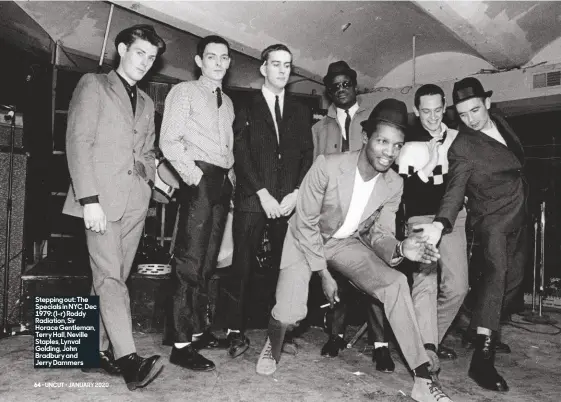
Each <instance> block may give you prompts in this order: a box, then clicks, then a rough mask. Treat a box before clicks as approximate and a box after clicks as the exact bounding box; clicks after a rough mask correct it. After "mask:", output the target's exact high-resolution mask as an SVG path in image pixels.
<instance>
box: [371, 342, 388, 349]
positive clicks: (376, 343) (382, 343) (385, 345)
mask: <svg viewBox="0 0 561 402" xmlns="http://www.w3.org/2000/svg"><path fill="white" fill-rule="evenodd" d="M384 347H386V348H387V347H388V343H387V342H374V349H378V348H384Z"/></svg>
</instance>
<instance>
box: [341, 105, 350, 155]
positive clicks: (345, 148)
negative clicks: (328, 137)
mask: <svg viewBox="0 0 561 402" xmlns="http://www.w3.org/2000/svg"><path fill="white" fill-rule="evenodd" d="M345 113H346V114H347V117H346V118H345V137H343V146H342V147H341V152H347V151H348V150H349V134H350V133H349V129H350V128H351V115H350V114H349V111H348V110H345Z"/></svg>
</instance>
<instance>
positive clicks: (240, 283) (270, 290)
mask: <svg viewBox="0 0 561 402" xmlns="http://www.w3.org/2000/svg"><path fill="white" fill-rule="evenodd" d="M267 223H268V224H269V227H268V235H269V243H270V246H271V264H270V265H271V272H268V273H267V275H266V282H265V286H264V288H260V289H255V291H256V292H265V299H266V300H270V303H271V307H272V306H273V305H274V295H275V289H276V285H277V278H278V271H279V266H280V260H281V256H282V247H283V244H284V238H285V236H286V230H287V228H288V218H286V217H281V218H278V219H267V217H266V216H265V214H264V213H263V212H244V211H235V212H234V221H233V223H232V233H233V237H234V255H233V259H232V272H231V274H230V276H229V277H228V278H227V279H226V280H225V281H224V290H225V291H226V294H227V295H228V296H227V297H228V299H229V300H228V303H225V309H226V312H225V315H224V316H225V317H226V320H227V321H226V322H227V323H228V328H229V329H234V330H241V331H244V330H245V318H246V303H245V301H246V300H247V299H248V285H249V281H250V277H251V272H252V270H251V268H252V267H253V265H254V264H256V256H257V253H258V251H259V249H260V247H261V241H262V238H263V231H264V230H265V225H266V224H267Z"/></svg>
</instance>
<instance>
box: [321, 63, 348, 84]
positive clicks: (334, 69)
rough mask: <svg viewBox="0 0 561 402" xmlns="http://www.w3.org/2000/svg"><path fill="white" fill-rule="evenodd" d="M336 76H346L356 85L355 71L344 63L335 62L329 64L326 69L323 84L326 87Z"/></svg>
mask: <svg viewBox="0 0 561 402" xmlns="http://www.w3.org/2000/svg"><path fill="white" fill-rule="evenodd" d="M338 75H346V76H348V77H349V78H351V80H352V81H353V82H354V83H356V71H355V70H353V69H352V68H350V67H349V65H348V64H347V63H346V62H344V61H342V60H341V61H336V62H335V63H331V64H330V65H329V67H328V68H327V74H326V75H325V77H323V84H324V85H325V86H326V87H327V86H329V84H331V80H332V79H333V78H334V77H337V76H338Z"/></svg>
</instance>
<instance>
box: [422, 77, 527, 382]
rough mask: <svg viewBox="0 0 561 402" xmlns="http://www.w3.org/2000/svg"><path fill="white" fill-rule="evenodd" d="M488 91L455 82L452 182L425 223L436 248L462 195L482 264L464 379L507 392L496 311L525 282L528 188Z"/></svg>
mask: <svg viewBox="0 0 561 402" xmlns="http://www.w3.org/2000/svg"><path fill="white" fill-rule="evenodd" d="M492 94H493V91H485V90H484V89H483V85H482V84H481V82H480V81H479V80H478V79H477V78H474V77H468V78H464V79H462V80H460V81H458V82H456V83H455V84H454V89H453V93H452V99H453V102H454V105H455V107H456V111H457V113H458V115H459V117H460V119H461V120H462V125H461V126H460V128H459V134H458V137H457V138H456V140H455V141H454V143H453V144H452V145H451V147H450V150H449V151H448V160H449V164H450V166H449V172H448V179H449V180H448V184H447V186H446V192H445V194H444V197H443V198H442V201H441V203H440V208H439V211H438V212H437V213H436V216H435V219H434V222H433V223H430V224H427V225H426V226H425V225H422V226H425V231H424V233H425V234H427V235H429V237H430V239H429V242H432V244H436V243H437V242H438V240H439V239H440V236H441V234H443V233H448V232H449V231H450V230H451V229H452V228H453V227H454V222H455V220H456V216H457V215H458V213H459V211H460V210H461V208H462V205H463V203H464V197H465V196H467V198H468V203H467V207H468V210H469V211H470V217H469V219H470V225H471V227H472V228H473V229H474V231H475V235H476V236H478V237H479V240H480V244H481V245H482V249H483V261H484V264H485V267H483V269H482V274H483V277H482V278H481V281H480V282H479V283H478V285H477V289H476V291H477V297H476V302H475V308H474V310H473V316H472V319H471V327H472V328H473V329H475V331H476V333H477V335H476V340H475V350H474V352H473V356H472V360H471V365H470V368H469V375H470V377H471V378H473V379H474V380H475V381H476V382H477V383H478V384H479V385H480V386H482V387H484V388H487V389H490V390H494V391H501V392H506V391H508V385H507V383H506V381H505V379H504V378H503V377H502V376H501V375H500V374H499V373H498V372H497V370H496V369H495V353H496V345H497V341H498V340H497V338H498V334H499V330H500V319H501V314H505V313H507V314H508V313H509V306H510V305H511V304H512V301H513V299H514V298H515V296H516V295H517V293H518V291H519V290H520V286H521V285H522V280H523V277H524V264H525V263H526V258H527V249H528V247H527V230H526V224H527V216H526V215H527V207H526V199H527V196H528V184H527V182H526V179H525V177H524V171H523V168H524V149H523V147H522V144H521V142H520V140H519V139H518V137H517V136H516V134H515V133H514V131H513V130H512V128H511V127H510V126H509V125H508V123H507V122H506V120H505V119H504V117H502V116H501V115H500V114H499V113H497V112H496V111H494V110H490V107H491V95H492Z"/></svg>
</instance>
